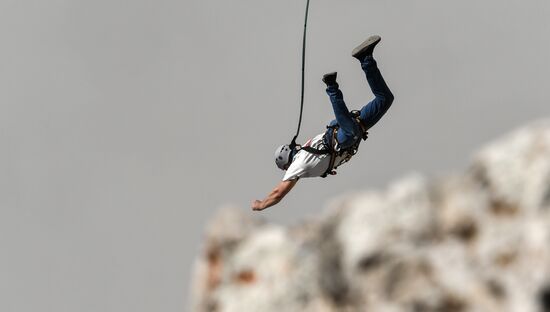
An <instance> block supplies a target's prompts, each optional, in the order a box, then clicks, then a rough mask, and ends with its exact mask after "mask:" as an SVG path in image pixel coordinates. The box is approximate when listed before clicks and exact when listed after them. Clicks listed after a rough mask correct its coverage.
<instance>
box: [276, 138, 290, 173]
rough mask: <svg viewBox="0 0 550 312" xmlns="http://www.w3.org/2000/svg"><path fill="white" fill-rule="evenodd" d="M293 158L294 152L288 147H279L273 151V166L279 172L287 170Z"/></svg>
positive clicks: (286, 145)
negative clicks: (279, 170)
mask: <svg viewBox="0 0 550 312" xmlns="http://www.w3.org/2000/svg"><path fill="white" fill-rule="evenodd" d="M293 157H294V150H293V149H291V148H290V145H288V144H285V145H281V146H279V147H278V148H277V149H276V150H275V164H277V167H279V169H281V170H287V169H288V167H289V166H290V164H291V163H292V158H293Z"/></svg>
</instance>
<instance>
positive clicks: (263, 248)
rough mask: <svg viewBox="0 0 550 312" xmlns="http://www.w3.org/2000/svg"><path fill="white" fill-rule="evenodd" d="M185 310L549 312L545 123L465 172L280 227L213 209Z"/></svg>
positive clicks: (414, 180)
mask: <svg viewBox="0 0 550 312" xmlns="http://www.w3.org/2000/svg"><path fill="white" fill-rule="evenodd" d="M192 298H193V301H194V306H193V309H194V311H200V312H202V311H225V312H247V311H252V312H258V311H261V312H270V311H273V312H275V311H277V312H279V311H311V312H313V311H315V312H323V311H327V312H328V311H388V312H392V311H419V312H420V311H434V312H435V311H441V312H446V311H449V312H451V311H456V312H467V311H488V312H492V311H495V312H497V311H499V312H500V311H510V312H512V311H513V312H538V311H550V120H543V121H540V122H537V123H534V124H532V125H529V126H527V127H525V128H523V129H520V130H517V131H515V132H513V133H511V134H510V135H508V136H506V137H504V138H502V139H500V140H497V141H495V142H493V143H491V144H489V145H487V146H486V147H485V148H484V149H482V150H481V151H480V152H479V153H478V154H477V155H476V156H475V157H474V159H473V161H472V163H471V165H470V167H469V169H468V170H466V172H463V173H460V174H456V175H454V176H449V177H445V178H440V179H436V180H430V179H427V178H425V177H423V176H420V175H413V176H408V177H405V178H404V179H402V180H400V181H397V182H395V183H393V184H392V185H390V186H389V187H388V188H387V189H386V190H383V191H365V192H363V193H357V194H354V195H353V196H348V197H345V198H340V199H338V200H335V201H334V202H333V204H332V205H331V207H329V210H328V211H326V212H325V213H324V214H323V215H322V216H321V217H319V218H318V219H317V220H313V221H308V222H303V223H302V224H300V225H297V226H293V227H288V228H286V227H281V226H278V225H274V224H267V223H262V222H259V221H255V220H254V219H252V218H250V216H249V213H248V211H243V210H230V209H225V210H222V211H220V212H219V213H218V215H217V216H215V217H214V218H213V219H212V220H211V222H210V224H209V226H208V228H207V230H206V239H205V244H204V253H203V254H201V255H200V256H199V257H198V259H197V263H196V266H195V271H194V281H193V295H192Z"/></svg>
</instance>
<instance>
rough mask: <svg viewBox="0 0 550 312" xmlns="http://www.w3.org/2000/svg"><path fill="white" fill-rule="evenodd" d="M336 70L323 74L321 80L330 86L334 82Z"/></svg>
mask: <svg viewBox="0 0 550 312" xmlns="http://www.w3.org/2000/svg"><path fill="white" fill-rule="evenodd" d="M336 74H337V73H336V72H332V73H328V74H324V75H323V82H324V83H325V84H326V85H327V86H332V85H335V84H336Z"/></svg>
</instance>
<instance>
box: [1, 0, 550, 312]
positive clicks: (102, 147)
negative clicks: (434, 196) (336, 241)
mask: <svg viewBox="0 0 550 312" xmlns="http://www.w3.org/2000/svg"><path fill="white" fill-rule="evenodd" d="M304 5H305V1H257V0H256V1H252V0H237V1H219V0H214V1H199V0H184V1H169V0H157V1H143V0H135V1H124V0H110V1H106V0H99V1H98V0H95V1H89V0H88V1H84V0H80V1H75V0H72V1H69V0H52V1H47V2H46V1H37V0H34V1H31V0H25V1H14V0H2V1H0V40H1V41H0V44H1V49H0V90H1V92H0V143H1V144H0V173H1V174H0V246H2V251H1V252H2V256H1V257H0V276H2V278H1V279H0V310H1V311H17V312H19V311H29V312H30V311H36V310H41V311H52V312H53V311H55V312H63V311H71V312H72V311H82V312H87V311H102V312H108V311H117V312H120V311H134V312H139V311H144V312H145V311H183V310H185V306H186V304H187V302H188V300H187V293H188V283H189V278H190V269H191V264H192V260H193V257H194V255H195V254H196V253H197V252H198V251H199V250H200V239H201V235H202V231H203V226H204V224H205V222H206V220H207V219H208V218H209V217H210V216H211V215H212V214H213V213H214V212H215V211H216V209H218V208H219V207H220V206H222V205H225V204H233V205H237V206H238V207H241V208H242V209H247V210H248V209H249V208H248V206H249V204H250V202H251V201H252V200H253V199H255V198H262V197H264V196H265V195H266V193H267V192H268V191H270V190H271V188H272V187H273V186H274V185H275V184H276V183H277V182H278V181H279V179H280V178H281V177H282V172H281V171H278V169H277V168H276V167H275V165H274V163H273V159H272V157H273V151H274V149H275V147H276V146H278V145H280V144H282V143H285V142H288V141H289V140H290V138H291V137H292V135H293V133H294V131H295V127H296V123H297V118H298V109H299V107H298V105H299V95H300V61H301V55H300V53H301V50H300V49H301V36H302V26H303V13H304V11H303V10H304ZM548 16H550V3H549V2H548V1H546V0H529V1H524V0H523V1H519V0H514V1H497V0H486V1H475V0H463V1H441V0H426V1H409V0H407V1H404V0H402V1H358V0H341V1H328V0H312V3H311V9H310V24H309V33H308V52H307V75H306V104H305V105H306V107H305V112H304V120H303V125H302V134H301V137H300V139H301V141H305V140H306V139H307V138H308V137H310V136H313V135H316V134H317V133H319V132H321V131H323V129H324V125H325V124H326V122H327V121H328V120H330V119H331V118H332V112H331V109H330V103H329V101H328V98H327V96H326V95H325V93H324V89H323V84H322V83H321V81H320V77H321V76H322V74H324V73H326V72H329V71H334V70H337V71H338V72H339V81H340V85H341V87H342V89H343V91H344V95H345V98H346V101H347V103H348V106H349V107H350V108H359V107H360V106H362V105H363V104H365V103H366V102H368V101H369V100H370V99H371V93H370V91H369V90H368V87H367V84H366V81H365V79H364V77H363V73H362V71H361V69H360V67H359V65H358V62H357V61H355V60H354V59H352V58H351V57H350V52H351V50H352V49H353V48H354V47H355V46H356V45H357V44H359V43H360V42H361V41H363V40H364V39H365V38H366V37H367V36H369V35H371V34H380V35H381V36H382V37H383V41H382V43H381V44H380V45H379V46H378V47H377V49H376V51H375V57H376V58H377V60H378V62H379V65H380V68H381V70H382V73H383V75H384V77H385V78H386V80H387V82H388V84H389V86H390V88H391V89H392V91H393V92H394V94H395V97H396V100H395V102H394V105H393V107H392V108H391V109H390V111H389V112H388V114H387V115H386V116H385V117H384V118H383V119H382V121H381V122H380V123H379V124H378V125H377V126H376V127H375V128H373V129H372V131H371V132H370V134H371V135H370V138H369V140H368V141H367V142H366V143H364V144H363V145H362V146H361V151H360V154H359V155H357V156H356V157H355V158H354V159H353V160H352V162H351V163H350V164H349V165H346V166H345V167H342V168H341V169H340V170H339V174H338V175H337V176H336V177H331V178H329V179H309V180H304V181H301V182H300V183H299V185H298V186H297V187H296V188H295V189H294V190H293V192H292V193H291V194H289V196H288V198H286V199H285V201H284V202H283V203H281V204H280V205H278V206H276V207H274V208H272V209H271V210H267V211H266V212H265V213H263V214H262V216H263V217H265V218H267V219H268V220H271V221H274V222H283V223H292V222H295V221H296V220H299V219H303V218H305V217H308V216H314V215H315V214H317V213H319V212H320V211H322V209H323V207H324V205H325V203H326V202H327V201H328V200H329V199H330V198H332V197H334V196H336V195H340V194H344V193H346V192H353V191H356V190H362V189H367V188H380V187H383V186H384V185H385V184H386V183H388V182H389V181H391V180H393V179H396V178H398V177H400V176H402V175H403V174H406V173H408V172H411V171H419V172H423V173H426V174H428V175H431V176H439V175H444V174H448V173H449V172H451V171H453V170H460V169H461V168H464V167H465V166H466V165H467V163H468V160H469V158H470V157H471V155H472V153H473V152H474V151H475V150H476V149H477V148H479V147H480V146H481V145H483V143H484V142H487V141H488V140H491V139H492V138H495V137H497V136H499V135H500V134H501V133H503V132H506V131H508V130H510V129H512V128H514V127H517V126H519V125H522V124H524V123H526V122H528V121H531V120H533V119H537V118H538V117H540V116H548V113H549V109H548V103H547V94H546V93H547V90H548V86H549V80H550V79H549V78H548V73H549V72H550V62H548V55H550V42H549V39H548V37H549V36H548V34H549V33H550V22H549V21H548Z"/></svg>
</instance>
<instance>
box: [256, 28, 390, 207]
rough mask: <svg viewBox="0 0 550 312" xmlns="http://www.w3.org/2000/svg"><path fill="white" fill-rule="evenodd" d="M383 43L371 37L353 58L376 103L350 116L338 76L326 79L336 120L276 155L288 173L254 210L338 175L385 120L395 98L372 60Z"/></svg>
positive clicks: (280, 148) (333, 75)
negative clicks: (301, 182) (306, 183)
mask: <svg viewBox="0 0 550 312" xmlns="http://www.w3.org/2000/svg"><path fill="white" fill-rule="evenodd" d="M380 40H381V38H380V37H379V36H371V37H369V38H368V39H367V40H365V41H364V42H363V43H361V44H360V45H359V46H358V47H356V48H355V49H354V50H353V51H352V54H351V55H352V56H353V57H355V58H356V59H358V60H359V61H360V62H361V68H362V69H363V71H364V72H365V75H366V76H367V81H368V83H369V86H370V88H371V90H372V93H374V96H375V98H374V100H372V101H371V102H370V103H368V104H367V105H365V106H363V108H361V110H359V111H352V112H350V111H349V110H348V108H347V107H346V104H345V103H344V97H343V95H342V91H340V89H339V88H338V83H337V82H336V72H333V73H329V74H326V75H324V76H323V82H324V83H325V84H326V85H327V94H328V96H329V98H330V102H331V103H332V109H333V110H334V115H335V116H336V119H335V120H332V121H331V122H330V123H329V125H328V126H327V130H326V131H325V132H324V133H321V134H319V135H317V136H316V137H314V138H313V139H310V140H309V141H307V142H306V144H304V146H292V145H288V144H287V145H282V146H280V147H279V148H278V149H277V150H276V151H275V163H276V164H277V166H278V167H279V168H280V169H282V170H286V173H285V176H284V177H283V180H282V181H281V182H280V183H279V185H277V187H275V189H273V191H271V193H270V194H269V195H268V196H267V197H266V198H265V199H264V200H255V201H254V202H253V203H252V209H253V210H256V211H260V210H263V209H266V208H269V207H271V206H273V205H275V204H277V203H278V202H280V201H281V200H282V199H283V197H285V195H286V194H288V192H290V190H291V189H292V188H293V187H294V185H296V183H297V182H298V179H300V178H311V177H326V176H327V175H333V174H336V171H335V169H336V168H337V167H338V166H340V165H342V164H343V163H345V162H347V161H349V160H350V159H351V157H352V156H353V155H355V153H357V149H358V147H359V143H360V142H361V139H363V140H365V139H366V138H367V130H368V129H370V128H371V127H372V126H374V125H375V124H376V123H377V122H378V120H380V118H382V116H383V115H384V114H385V113H386V111H387V110H388V108H389V107H390V106H391V104H392V102H393V94H392V93H391V91H390V89H389V88H388V86H387V85H386V82H385V81H384V78H382V75H381V74H380V71H379V70H378V67H377V66H376V61H375V60H374V58H373V56H372V52H373V50H374V47H375V46H376V45H377V44H378V43H379V42H380Z"/></svg>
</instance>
